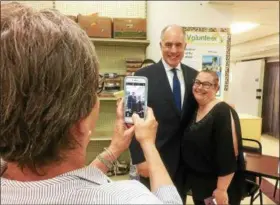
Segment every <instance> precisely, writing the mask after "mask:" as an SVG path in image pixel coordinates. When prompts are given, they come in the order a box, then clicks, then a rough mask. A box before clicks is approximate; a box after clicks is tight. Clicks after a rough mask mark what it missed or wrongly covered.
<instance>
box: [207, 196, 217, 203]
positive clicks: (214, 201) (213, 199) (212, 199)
mask: <svg viewBox="0 0 280 205" xmlns="http://www.w3.org/2000/svg"><path fill="white" fill-rule="evenodd" d="M204 203H205V205H216V204H217V202H216V199H215V197H213V196H211V197H208V198H206V199H204Z"/></svg>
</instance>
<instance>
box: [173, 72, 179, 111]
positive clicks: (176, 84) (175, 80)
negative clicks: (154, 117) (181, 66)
mask: <svg viewBox="0 0 280 205" xmlns="http://www.w3.org/2000/svg"><path fill="white" fill-rule="evenodd" d="M176 71H177V69H176V68H173V69H172V72H173V73H174V76H173V96H174V100H175V104H176V107H177V108H178V110H179V111H181V86H180V81H179V79H178V76H177V72H176Z"/></svg>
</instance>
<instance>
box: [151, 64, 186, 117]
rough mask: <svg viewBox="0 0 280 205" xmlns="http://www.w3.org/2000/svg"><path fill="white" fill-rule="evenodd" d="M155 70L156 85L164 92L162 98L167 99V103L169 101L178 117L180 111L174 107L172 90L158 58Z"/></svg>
mask: <svg viewBox="0 0 280 205" xmlns="http://www.w3.org/2000/svg"><path fill="white" fill-rule="evenodd" d="M157 68H158V69H157V72H156V75H157V76H158V79H159V82H158V86H159V88H160V90H162V91H163V94H164V99H165V100H166V101H168V103H170V105H171V106H172V108H173V110H174V111H175V112H176V114H177V115H178V116H179V117H180V115H181V114H180V112H179V110H178V109H177V107H176V104H175V101H174V97H173V92H172V90H171V87H170V84H169V80H168V78H167V75H166V71H165V68H164V66H163V63H162V61H161V60H160V61H159V62H158V66H157Z"/></svg>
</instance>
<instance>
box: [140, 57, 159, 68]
mask: <svg viewBox="0 0 280 205" xmlns="http://www.w3.org/2000/svg"><path fill="white" fill-rule="evenodd" d="M155 63H156V62H155V61H154V60H152V59H149V58H147V59H145V60H143V62H142V64H141V66H140V68H144V67H147V66H149V65H153V64H155Z"/></svg>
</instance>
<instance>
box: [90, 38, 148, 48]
mask: <svg viewBox="0 0 280 205" xmlns="http://www.w3.org/2000/svg"><path fill="white" fill-rule="evenodd" d="M90 40H91V41H92V42H93V43H94V45H114V46H143V47H147V46H148V45H149V44H150V41H149V40H137V39H115V38H90Z"/></svg>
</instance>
